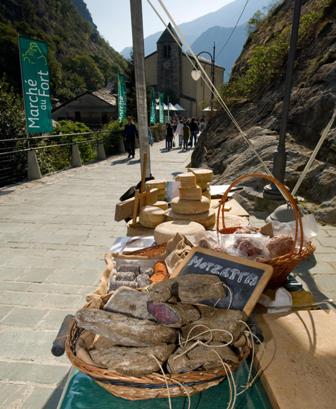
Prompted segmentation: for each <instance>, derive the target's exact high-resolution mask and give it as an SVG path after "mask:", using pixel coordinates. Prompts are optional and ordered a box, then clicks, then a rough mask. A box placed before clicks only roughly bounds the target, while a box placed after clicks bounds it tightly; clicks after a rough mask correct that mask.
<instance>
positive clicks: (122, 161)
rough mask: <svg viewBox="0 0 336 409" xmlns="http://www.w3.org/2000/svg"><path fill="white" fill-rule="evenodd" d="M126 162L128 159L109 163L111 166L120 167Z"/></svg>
mask: <svg viewBox="0 0 336 409" xmlns="http://www.w3.org/2000/svg"><path fill="white" fill-rule="evenodd" d="M128 161H129V159H128V158H125V159H118V160H114V161H113V162H111V166H115V165H122V164H123V163H127V162H128Z"/></svg>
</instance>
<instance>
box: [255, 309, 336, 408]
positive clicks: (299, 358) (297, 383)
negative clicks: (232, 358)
mask: <svg viewBox="0 0 336 409" xmlns="http://www.w3.org/2000/svg"><path fill="white" fill-rule="evenodd" d="M258 323H259V325H260V327H261V329H262V331H263V334H264V337H265V343H264V345H265V347H266V351H265V355H264V357H263V359H262V360H261V361H260V358H261V354H260V351H259V353H258V355H257V361H258V362H259V363H261V366H262V367H265V365H267V368H266V370H265V371H264V373H263V376H262V381H263V384H264V386H265V388H266V392H267V394H268V396H269V398H270V399H271V402H272V405H273V407H274V408H277V409H300V408H304V409H317V408H318V409H331V408H333V407H336V403H335V400H336V346H335V338H336V312H335V311H334V310H332V311H331V310H329V311H326V310H311V311H299V312H297V313H291V314H289V315H286V316H279V315H276V316H275V315H266V314H265V315H262V316H259V317H258Z"/></svg>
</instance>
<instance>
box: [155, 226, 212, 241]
mask: <svg viewBox="0 0 336 409" xmlns="http://www.w3.org/2000/svg"><path fill="white" fill-rule="evenodd" d="M203 231H205V228H204V227H203V226H202V225H201V224H199V223H196V222H188V221H184V220H174V221H170V222H165V223H161V224H160V225H159V226H157V227H155V230H154V238H155V241H156V243H157V244H162V243H166V242H167V241H168V240H170V239H171V238H174V237H175V235H176V234H177V233H180V234H191V235H194V234H199V233H202V232H203Z"/></svg>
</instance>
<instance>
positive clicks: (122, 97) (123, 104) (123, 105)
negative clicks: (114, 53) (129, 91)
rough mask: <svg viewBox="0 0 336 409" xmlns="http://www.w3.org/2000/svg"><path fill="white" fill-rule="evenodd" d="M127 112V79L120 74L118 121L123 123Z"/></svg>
mask: <svg viewBox="0 0 336 409" xmlns="http://www.w3.org/2000/svg"><path fill="white" fill-rule="evenodd" d="M126 111H127V95H126V84H125V77H124V75H122V74H118V119H119V121H120V122H121V121H123V120H124V119H125V118H126Z"/></svg>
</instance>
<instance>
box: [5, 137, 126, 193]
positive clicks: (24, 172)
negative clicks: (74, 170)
mask: <svg viewBox="0 0 336 409" xmlns="http://www.w3.org/2000/svg"><path fill="white" fill-rule="evenodd" d="M117 133H118V132H117V131H111V130H106V131H89V132H78V133H68V134H65V133H61V134H57V135H41V136H30V137H21V138H6V139H0V186H5V185H7V184H11V183H15V182H18V181H22V180H24V179H26V178H27V176H28V179H30V174H31V172H30V169H29V167H30V166H31V163H30V162H31V161H30V158H31V156H32V155H35V158H36V160H35V161H33V162H34V163H35V166H37V167H39V163H38V160H37V155H38V153H39V151H42V150H47V149H55V148H67V147H68V148H70V150H69V155H70V157H69V166H68V167H71V166H74V165H73V160H72V159H73V158H72V156H73V154H74V147H75V146H76V147H77V148H78V149H77V148H76V149H77V153H76V154H77V155H79V161H80V162H81V157H80V147H81V146H83V145H90V144H91V145H95V146H96V160H102V159H105V158H106V155H105V149H104V135H109V134H110V135H113V134H115V135H116V134H117ZM118 134H120V133H118ZM90 136H91V137H90ZM78 137H88V139H85V140H76V138H78ZM66 139H69V140H68V141H67V140H66ZM121 139H122V138H120V136H119V137H117V138H116V140H117V141H118V146H117V144H114V145H113V144H112V143H110V145H111V146H108V148H109V151H112V150H113V151H115V153H117V152H118V151H123V146H122V140H121ZM41 141H46V142H50V143H46V144H43V145H42V144H39V143H40V142H41ZM105 142H107V141H105ZM107 143H108V142H107ZM4 145H5V146H4ZM112 145H113V146H112ZM22 155H24V156H23V157H22ZM77 157H78V156H77ZM77 163H78V159H77ZM75 166H80V165H78V164H77V165H75ZM18 168H19V169H20V171H18ZM66 168H67V167H63V168H60V169H57V170H62V169H66ZM34 174H35V175H36V172H35V173H34ZM37 174H41V172H40V170H39V168H38V171H37ZM45 174H48V172H47V173H45ZM41 176H42V175H41ZM34 178H36V177H34Z"/></svg>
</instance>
